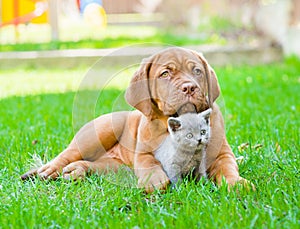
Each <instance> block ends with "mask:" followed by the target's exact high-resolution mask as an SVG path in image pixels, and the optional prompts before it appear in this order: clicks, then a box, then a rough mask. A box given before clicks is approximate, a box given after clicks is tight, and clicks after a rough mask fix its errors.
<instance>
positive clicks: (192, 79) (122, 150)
mask: <svg viewBox="0 0 300 229" xmlns="http://www.w3.org/2000/svg"><path fill="white" fill-rule="evenodd" d="M208 92H209V93H208ZM219 93H220V91H219V85H218V81H217V77H216V74H215V72H214V70H213V69H212V68H211V67H210V66H209V64H208V63H207V61H206V60H205V58H204V57H203V56H202V55H201V54H198V53H196V52H195V51H192V50H189V49H184V48H177V47H173V48H167V49H164V50H162V51H160V52H158V53H156V54H154V55H152V56H151V57H149V58H147V59H144V60H143V62H142V63H141V65H140V67H139V69H138V70H137V71H136V73H135V74H134V75H133V77H132V80H131V82H130V85H129V87H128V89H127V91H126V95H125V97H126V100H127V102H128V103H129V104H130V105H131V106H133V107H135V108H136V109H137V110H135V111H124V112H115V113H110V114H106V115H102V116H100V117H98V118H96V119H95V120H93V121H91V122H89V123H87V124H86V125H84V126H83V127H82V128H81V129H80V130H79V131H78V132H77V134H76V135H75V136H74V138H73V140H72V141H71V143H70V145H69V146H68V147H67V148H66V149H65V150H63V151H62V152H61V153H60V154H59V155H58V156H57V157H55V158H54V159H53V160H52V161H50V162H48V163H47V164H46V165H43V166H42V167H40V168H38V169H33V170H30V171H28V172H27V173H25V174H23V175H22V176H21V178H22V179H23V180H25V179H28V178H30V177H32V176H39V177H41V178H43V179H49V178H52V179H55V178H57V177H58V176H59V174H61V173H62V175H63V177H64V178H65V179H70V178H72V179H77V178H80V177H84V176H85V175H86V174H87V172H105V171H107V168H110V169H114V170H117V169H118V168H119V167H120V165H123V164H126V165H129V166H131V167H132V168H133V169H134V172H135V174H136V176H137V177H138V183H139V186H140V187H142V188H145V190H146V191H147V192H152V191H153V190H154V189H164V188H166V187H167V185H168V183H169V179H168V177H167V175H166V174H165V172H164V170H163V168H162V166H161V164H160V163H159V161H157V160H156V159H155V157H154V153H153V152H154V151H155V150H156V149H157V147H158V146H159V145H160V143H161V142H162V141H163V139H164V138H165V137H166V136H167V135H168V132H167V120H168V117H170V116H173V115H175V114H176V113H184V112H191V111H196V112H201V111H203V110H206V109H207V108H208V107H212V109H213V112H212V114H211V141H210V143H209V144H208V146H207V172H208V176H209V177H211V178H212V179H213V180H214V181H216V182H217V183H218V184H221V182H222V180H223V177H225V180H226V181H227V183H228V184H229V185H234V184H235V183H236V182H239V181H242V182H245V180H244V179H243V178H241V177H240V176H239V172H238V167H237V163H236V160H235V157H234V155H233V152H232V150H231V148H230V146H229V144H228V143H227V140H226V136H225V132H224V124H223V117H222V114H221V112H220V109H219V107H218V106H217V104H216V103H214V101H215V100H216V98H217V97H218V96H219ZM207 98H208V99H207Z"/></svg>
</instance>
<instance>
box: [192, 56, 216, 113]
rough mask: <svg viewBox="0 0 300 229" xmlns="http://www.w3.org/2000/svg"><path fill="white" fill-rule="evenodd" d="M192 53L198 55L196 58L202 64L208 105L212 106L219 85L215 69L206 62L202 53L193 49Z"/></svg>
mask: <svg viewBox="0 0 300 229" xmlns="http://www.w3.org/2000/svg"><path fill="white" fill-rule="evenodd" d="M192 53H193V54H194V55H196V56H198V58H199V59H200V60H201V62H202V64H203V66H204V69H205V76H206V82H207V94H208V102H209V106H210V107H212V105H213V103H214V101H215V100H216V99H217V98H218V97H219V95H220V87H219V83H218V78H217V75H216V73H215V71H214V70H213V69H212V67H211V66H210V65H209V64H208V63H207V60H206V59H205V58H204V56H203V55H202V54H200V53H197V52H195V51H192Z"/></svg>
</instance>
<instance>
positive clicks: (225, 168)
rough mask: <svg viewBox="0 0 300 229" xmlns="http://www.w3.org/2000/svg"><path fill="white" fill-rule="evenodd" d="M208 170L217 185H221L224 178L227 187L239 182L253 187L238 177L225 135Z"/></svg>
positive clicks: (236, 167)
mask: <svg viewBox="0 0 300 229" xmlns="http://www.w3.org/2000/svg"><path fill="white" fill-rule="evenodd" d="M208 170H209V177H211V178H214V180H215V182H216V183H217V184H218V185H221V184H222V179H223V178H225V180H226V182H227V183H228V185H229V187H231V186H233V185H235V184H237V183H241V184H243V185H245V186H248V185H250V186H252V189H255V188H254V186H253V185H252V184H251V183H250V182H249V181H247V180H246V179H244V178H242V177H240V175H239V171H238V166H237V163H236V159H235V156H234V154H233V152H232V150H231V148H230V146H229V144H228V142H227V140H226V138H225V137H224V139H223V144H222V147H221V150H220V152H219V154H218V156H217V158H216V160H215V161H214V163H213V164H212V165H211V166H210V168H209V169H208Z"/></svg>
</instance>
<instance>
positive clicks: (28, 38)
mask: <svg viewBox="0 0 300 229" xmlns="http://www.w3.org/2000/svg"><path fill="white" fill-rule="evenodd" d="M44 27H45V26H43V27H42V26H38V25H35V26H28V28H26V27H25V28H24V26H20V35H19V40H18V42H14V41H15V38H14V30H13V28H10V27H8V28H3V29H2V30H3V31H2V34H0V43H1V46H0V52H9V51H32V50H57V49H59V50H63V49H80V48H95V49H99V48H116V47H122V46H124V45H126V46H127V45H134V44H145V43H159V44H170V45H176V46H181V45H200V44H211V43H214V44H224V43H225V39H224V38H222V37H220V36H218V35H217V34H216V33H212V32H209V33H206V32H203V31H202V32H201V33H199V34H197V35H195V34H194V35H193V36H190V35H188V34H186V35H180V34H178V33H172V32H166V31H165V30H163V29H161V28H157V27H151V26H126V27H125V26H113V25H109V26H108V27H107V28H106V29H95V28H93V29H90V28H86V27H82V25H79V27H75V25H73V26H71V27H70V28H69V27H68V28H66V29H65V30H66V31H68V32H66V31H64V30H62V31H61V33H60V40H59V41H50V39H49V38H50V30H49V29H48V30H49V31H48V30H47V29H46V31H44V32H42V33H41V29H44V30H45V28H44ZM78 31H81V32H80V34H78ZM45 34H48V36H46V35H45ZM74 34H76V35H74ZM45 36H46V37H45ZM148 45H149V44H148Z"/></svg>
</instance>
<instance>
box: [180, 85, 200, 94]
mask: <svg viewBox="0 0 300 229" xmlns="http://www.w3.org/2000/svg"><path fill="white" fill-rule="evenodd" d="M196 87H197V86H196V85H195V84H193V83H184V84H182V87H181V89H182V92H183V93H184V94H187V95H192V94H194V92H195V89H196Z"/></svg>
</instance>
